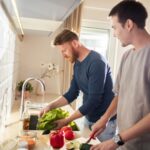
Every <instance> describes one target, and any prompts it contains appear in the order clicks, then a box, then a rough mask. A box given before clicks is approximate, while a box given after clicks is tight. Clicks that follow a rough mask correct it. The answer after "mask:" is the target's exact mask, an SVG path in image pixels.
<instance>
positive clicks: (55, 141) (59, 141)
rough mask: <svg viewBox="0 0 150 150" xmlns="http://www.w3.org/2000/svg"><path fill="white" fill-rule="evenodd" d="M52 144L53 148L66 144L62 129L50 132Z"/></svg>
mask: <svg viewBox="0 0 150 150" xmlns="http://www.w3.org/2000/svg"><path fill="white" fill-rule="evenodd" d="M50 144H51V146H52V147H53V148H61V147H63V146H64V134H63V132H62V131H53V132H51V133H50Z"/></svg>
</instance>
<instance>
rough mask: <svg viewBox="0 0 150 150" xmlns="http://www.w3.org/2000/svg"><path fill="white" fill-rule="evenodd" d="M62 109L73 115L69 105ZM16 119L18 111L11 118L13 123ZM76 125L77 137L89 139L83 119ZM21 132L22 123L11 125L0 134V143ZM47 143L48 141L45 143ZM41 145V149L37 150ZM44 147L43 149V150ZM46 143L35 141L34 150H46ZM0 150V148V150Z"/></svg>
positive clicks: (88, 131) (13, 137) (78, 120)
mask: <svg viewBox="0 0 150 150" xmlns="http://www.w3.org/2000/svg"><path fill="white" fill-rule="evenodd" d="M63 109H65V110H67V111H69V112H70V113H73V109H72V108H71V106H70V105H67V106H64V107H63ZM18 117H19V113H18V111H17V112H15V117H14V118H13V122H14V119H16V121H17V120H18ZM76 123H77V125H78V126H79V128H80V131H79V132H78V133H77V135H78V137H84V138H88V137H89V134H90V130H89V128H88V127H87V126H85V125H84V123H83V118H82V119H77V120H76ZM21 130H22V122H21V121H19V122H16V123H14V124H13V125H11V126H8V127H7V128H5V130H4V132H3V133H1V134H0V139H1V140H0V143H2V142H4V141H6V140H9V139H10V140H12V139H15V137H17V136H18V134H19V132H20V131H21ZM41 137H42V138H43V139H45V138H47V140H48V137H47V136H46V135H44V136H41ZM39 139H40V138H39ZM47 142H48V141H47ZM41 145H42V148H38V147H40V146H41ZM44 146H45V149H44ZM47 146H48V145H47V143H46V144H45V143H43V144H42V140H38V141H37V145H36V148H35V149H36V150H41V149H42V150H47V149H46V147H47ZM0 150H1V148H0Z"/></svg>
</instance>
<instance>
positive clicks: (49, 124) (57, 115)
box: [37, 108, 69, 130]
mask: <svg viewBox="0 0 150 150" xmlns="http://www.w3.org/2000/svg"><path fill="white" fill-rule="evenodd" d="M68 116H69V112H67V111H65V110H62V109H61V108H56V109H53V110H51V111H49V112H47V113H45V114H44V116H42V117H41V118H39V119H38V124H37V129H39V130H52V129H54V128H55V127H56V124H54V121H56V120H59V119H63V118H66V117H68Z"/></svg>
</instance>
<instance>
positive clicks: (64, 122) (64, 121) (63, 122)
mask: <svg viewBox="0 0 150 150" xmlns="http://www.w3.org/2000/svg"><path fill="white" fill-rule="evenodd" d="M54 124H56V128H55V129H56V130H57V129H60V128H62V127H63V126H66V125H68V124H69V121H68V119H67V118H65V119H60V120H57V121H55V122H54Z"/></svg>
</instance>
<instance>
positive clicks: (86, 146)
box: [80, 143, 92, 150]
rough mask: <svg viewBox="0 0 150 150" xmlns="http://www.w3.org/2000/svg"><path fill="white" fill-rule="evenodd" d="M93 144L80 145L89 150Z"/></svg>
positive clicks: (84, 149)
mask: <svg viewBox="0 0 150 150" xmlns="http://www.w3.org/2000/svg"><path fill="white" fill-rule="evenodd" d="M91 146H92V145H91V144H87V143H82V144H81V145H80V150H89V149H90V147H91Z"/></svg>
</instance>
